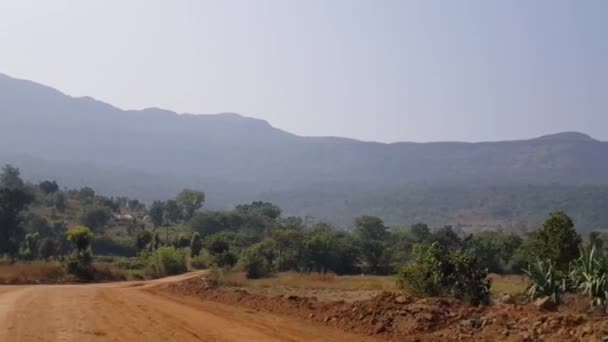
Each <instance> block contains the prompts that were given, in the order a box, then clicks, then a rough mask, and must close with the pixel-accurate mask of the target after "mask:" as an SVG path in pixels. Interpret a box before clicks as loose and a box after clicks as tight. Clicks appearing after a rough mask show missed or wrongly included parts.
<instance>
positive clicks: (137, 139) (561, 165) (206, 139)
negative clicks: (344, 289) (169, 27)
mask: <svg viewBox="0 0 608 342" xmlns="http://www.w3.org/2000/svg"><path fill="white" fill-rule="evenodd" d="M606 156H608V143H606V142H601V141H597V140H595V139H593V138H591V137H589V136H587V135H584V134H581V133H560V134H555V135H550V136H545V137H541V138H537V139H531V140H523V141H506V142H485V143H459V142H442V143H394V144H384V143H374V142H363V141H357V140H352V139H343V138H323V137H317V138H312V137H301V136H297V135H293V134H290V133H288V132H285V131H281V130H279V129H276V128H274V127H272V126H271V125H270V124H268V123H267V122H265V121H262V120H257V119H252V118H246V117H243V116H240V115H237V114H218V115H191V114H177V113H174V112H170V111H166V110H161V109H145V110H141V111H137V110H121V109H119V108H116V107H113V106H111V105H109V104H106V103H103V102H100V101H97V100H94V99H92V98H88V97H87V98H74V97H71V96H68V95H65V94H63V93H61V92H59V91H57V90H55V89H53V88H50V87H47V86H43V85H40V84H36V83H34V82H30V81H24V80H17V79H14V78H11V77H8V76H5V75H0V163H11V164H13V165H16V166H18V167H20V168H21V169H22V170H23V175H24V177H25V178H26V179H28V180H31V181H41V180H45V179H56V180H57V181H58V182H59V183H60V184H63V185H65V186H68V187H83V186H90V187H92V188H94V189H95V190H96V191H97V192H98V193H101V194H104V195H114V196H116V195H127V196H130V197H136V198H140V199H141V200H142V201H145V202H151V201H153V200H155V199H162V198H166V197H168V196H170V195H172V194H174V193H176V192H177V191H179V190H180V189H182V188H187V187H188V188H200V189H205V191H206V193H207V194H208V207H209V208H217V209H227V208H231V207H232V206H234V205H236V204H238V203H242V202H247V201H253V200H257V199H265V200H270V201H272V202H274V203H277V204H279V205H280V206H281V207H283V208H285V211H286V212H287V213H289V214H293V215H300V216H313V217H316V218H317V219H327V220H330V221H332V222H336V223H340V224H342V223H344V222H348V220H350V219H351V218H352V217H353V216H355V215H358V214H363V213H373V214H376V215H379V216H381V217H382V218H384V219H385V220H387V222H390V223H391V224H409V223H412V222H415V221H418V220H424V221H426V222H441V223H446V222H449V223H451V224H455V225H458V224H460V225H462V226H464V227H482V226H491V227H494V228H496V227H507V228H508V227H510V226H513V225H518V224H519V223H518V222H525V223H526V224H528V225H530V224H532V225H534V224H536V223H538V222H540V220H541V219H542V217H544V216H545V215H546V213H547V212H548V211H551V210H558V209H569V212H570V213H571V215H573V216H575V217H577V218H579V220H578V222H580V223H581V225H582V226H583V227H586V228H599V227H605V226H606V225H608V221H607V220H606V219H605V217H604V216H605V215H604V214H603V212H605V210H603V208H605V206H604V203H606V201H607V200H606V190H605V188H604V185H606V184H608V158H606ZM554 184H559V185H555V186H554Z"/></svg>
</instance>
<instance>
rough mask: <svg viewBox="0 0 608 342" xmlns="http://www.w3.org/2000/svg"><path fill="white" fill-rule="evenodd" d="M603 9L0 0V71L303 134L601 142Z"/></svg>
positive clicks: (553, 1) (525, 3) (254, 0)
mask: <svg viewBox="0 0 608 342" xmlns="http://www.w3.org/2000/svg"><path fill="white" fill-rule="evenodd" d="M607 18H608V1H604V0H597V1H590V0H589V1H584V0H580V1H579V0H576V1H575V0H572V1H559V0H547V1H540V0H535V1H529V0H521V1H515V0H504V1H494V0H479V1H463V0H460V1H451V0H443V1H429V0H421V1H406V0H403V1H390V0H365V1H363V0H362V1H356V0H319V1H315V0H291V1H290V0H242V1H227V0H215V1H203V0H198V1H196V0H193V1H186V0H183V1H176V0H165V1H151V0H139V1H129V0H99V1H90V0H87V1H82V0H73V1H65V0H53V1H30V0H26V1H24V0H14V1H13V0H0V72H1V73H6V74H9V75H11V76H14V77H18V78H26V79H31V80H34V81H37V82H40V83H44V84H48V85H51V86H53V87H56V88H58V89H60V90H62V91H64V92H66V93H68V94H70V95H74V96H81V95H90V96H93V97H95V98H98V99H100V100H103V101H107V102H110V103H112V104H114V105H117V106H119V107H121V108H125V109H141V108H145V107H153V106H154V107H162V108H167V109H171V110H175V111H178V112H190V113H217V112H238V113H241V114H243V115H246V116H253V117H258V118H262V119H265V120H268V121H269V122H270V123H271V124H272V125H274V126H276V127H279V128H282V129H285V130H288V131H291V132H294V133H297V134H302V135H336V136H347V137H354V138H360V139H366V140H378V141H398V140H404V141H433V140H465V141H479V140H499V139H511V138H528V137H533V136H538V135H542V134H545V133H552V132H557V131H563V130H579V131H584V132H586V133H589V134H591V135H593V136H595V137H596V138H600V139H602V140H608V19H607Z"/></svg>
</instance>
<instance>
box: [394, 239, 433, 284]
mask: <svg viewBox="0 0 608 342" xmlns="http://www.w3.org/2000/svg"><path fill="white" fill-rule="evenodd" d="M440 268H441V258H440V255H439V246H438V245H437V244H432V245H430V246H429V245H425V244H415V245H414V248H413V251H412V261H411V262H410V263H409V264H407V265H406V266H404V267H402V268H401V270H400V271H399V272H398V275H397V285H398V286H399V287H400V288H402V289H405V290H407V291H408V292H410V293H411V294H413V295H417V296H439V295H441V294H442V292H443V288H442V283H441V282H442V277H441V272H440Z"/></svg>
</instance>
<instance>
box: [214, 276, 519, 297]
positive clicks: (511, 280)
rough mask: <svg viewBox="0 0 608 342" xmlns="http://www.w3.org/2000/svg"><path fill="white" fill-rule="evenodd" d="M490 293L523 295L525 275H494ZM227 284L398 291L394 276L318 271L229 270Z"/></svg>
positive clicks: (253, 286)
mask: <svg viewBox="0 0 608 342" xmlns="http://www.w3.org/2000/svg"><path fill="white" fill-rule="evenodd" d="M489 277H490V278H491V279H492V288H491V292H492V294H494V295H497V294H502V293H508V294H511V295H514V296H519V295H522V294H523V293H524V292H525V290H526V287H527V281H526V278H525V276H521V275H498V274H491V275H490V276H489ZM219 282H220V283H221V284H222V285H224V286H235V287H249V288H275V287H284V288H293V289H314V290H317V289H319V290H345V291H398V290H399V289H398V287H397V284H396V282H395V277H394V276H372V275H354V276H337V275H335V274H319V273H295V272H286V273H279V274H277V275H276V276H275V277H272V278H265V279H247V278H246V277H245V274H244V273H243V272H228V273H224V274H223V275H222V276H221V279H220V281H219Z"/></svg>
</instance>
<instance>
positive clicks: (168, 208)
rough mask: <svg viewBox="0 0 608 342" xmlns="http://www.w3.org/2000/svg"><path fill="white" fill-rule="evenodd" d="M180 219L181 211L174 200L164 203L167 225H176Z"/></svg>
mask: <svg viewBox="0 0 608 342" xmlns="http://www.w3.org/2000/svg"><path fill="white" fill-rule="evenodd" d="M181 219H182V211H181V208H180V207H179V205H178V204H177V201H176V200H168V201H167V202H166V203H165V221H167V223H168V224H176V223H177V222H179V221H180V220H181Z"/></svg>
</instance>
